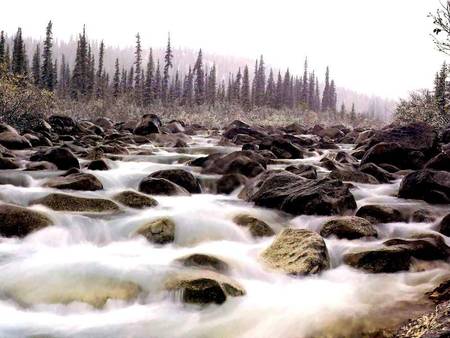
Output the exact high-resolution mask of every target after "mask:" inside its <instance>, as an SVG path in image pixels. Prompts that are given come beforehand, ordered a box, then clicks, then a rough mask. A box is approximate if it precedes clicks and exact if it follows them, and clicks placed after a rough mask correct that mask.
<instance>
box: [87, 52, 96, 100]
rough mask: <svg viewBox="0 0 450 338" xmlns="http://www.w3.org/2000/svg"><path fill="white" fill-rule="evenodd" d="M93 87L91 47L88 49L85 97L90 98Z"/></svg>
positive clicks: (93, 61)
mask: <svg viewBox="0 0 450 338" xmlns="http://www.w3.org/2000/svg"><path fill="white" fill-rule="evenodd" d="M94 87H95V56H94V53H93V52H92V49H91V46H90V45H89V48H88V77H87V96H88V97H89V98H90V97H91V96H92V94H94Z"/></svg>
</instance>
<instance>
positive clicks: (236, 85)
mask: <svg viewBox="0 0 450 338" xmlns="http://www.w3.org/2000/svg"><path fill="white" fill-rule="evenodd" d="M241 81H242V74H241V68H240V67H239V69H238V72H237V74H236V78H235V79H234V81H232V82H231V86H232V92H233V95H232V99H233V100H235V101H236V102H240V100H241Z"/></svg>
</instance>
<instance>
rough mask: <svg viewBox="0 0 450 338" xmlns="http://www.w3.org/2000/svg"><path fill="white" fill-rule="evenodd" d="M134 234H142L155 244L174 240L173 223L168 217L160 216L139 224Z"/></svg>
mask: <svg viewBox="0 0 450 338" xmlns="http://www.w3.org/2000/svg"><path fill="white" fill-rule="evenodd" d="M136 235H142V236H144V237H145V238H147V240H148V241H149V242H152V243H156V244H166V243H171V242H173V241H174V240H175V223H174V222H173V221H172V220H171V219H169V218H160V219H157V220H154V221H151V222H149V223H146V224H143V225H141V226H140V227H139V229H138V230H136Z"/></svg>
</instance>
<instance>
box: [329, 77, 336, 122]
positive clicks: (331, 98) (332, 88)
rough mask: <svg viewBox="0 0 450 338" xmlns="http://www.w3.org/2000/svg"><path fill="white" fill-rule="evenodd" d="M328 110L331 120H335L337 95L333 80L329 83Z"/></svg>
mask: <svg viewBox="0 0 450 338" xmlns="http://www.w3.org/2000/svg"><path fill="white" fill-rule="evenodd" d="M328 100H329V110H330V114H331V115H332V117H333V118H336V111H337V107H336V105H337V95H336V85H335V83H334V80H331V83H330V93H329V99H328Z"/></svg>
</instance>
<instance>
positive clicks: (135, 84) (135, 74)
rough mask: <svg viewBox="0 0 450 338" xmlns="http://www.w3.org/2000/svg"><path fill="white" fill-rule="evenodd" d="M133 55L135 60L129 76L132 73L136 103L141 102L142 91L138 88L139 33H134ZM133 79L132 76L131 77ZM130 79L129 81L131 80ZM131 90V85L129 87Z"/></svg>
mask: <svg viewBox="0 0 450 338" xmlns="http://www.w3.org/2000/svg"><path fill="white" fill-rule="evenodd" d="M134 56H135V61H134V66H135V67H134V68H133V70H134V71H133V73H134V74H131V71H130V76H131V77H132V76H133V75H134V91H135V98H136V101H137V103H141V99H142V95H141V94H142V93H141V92H140V88H141V81H142V79H141V70H142V48H141V36H140V35H139V33H137V34H136V50H135V52H134ZM132 80H133V77H132ZM132 80H131V81H132ZM130 90H131V87H130Z"/></svg>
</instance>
